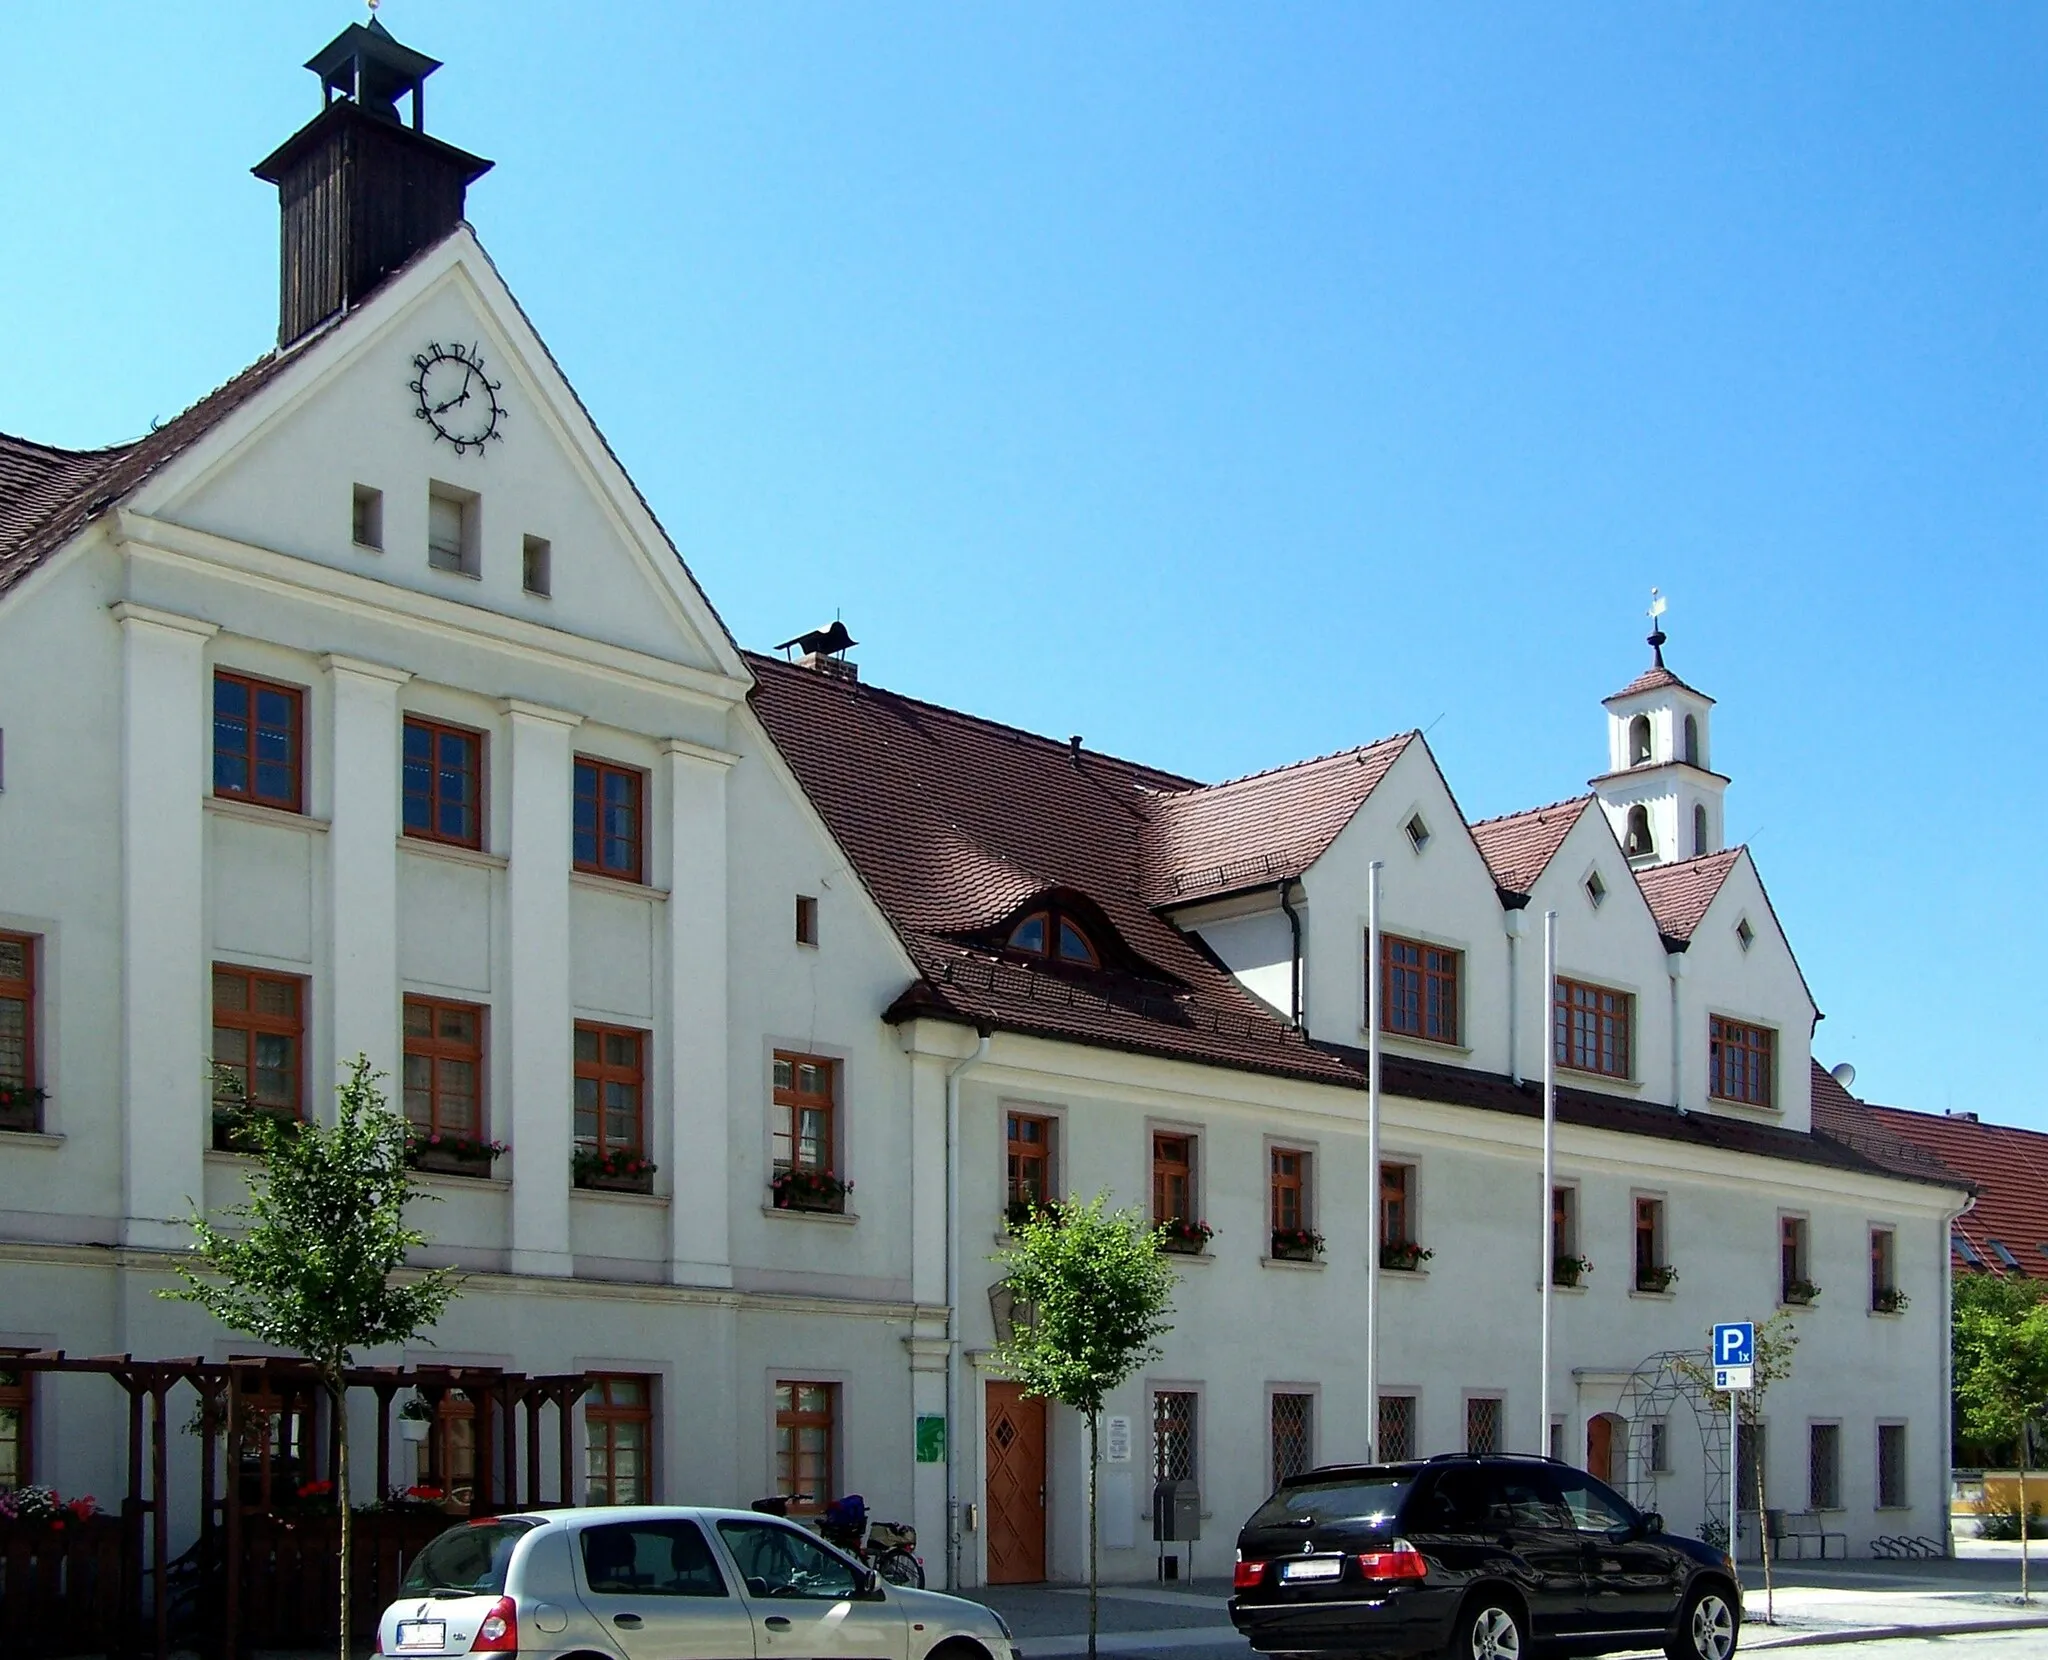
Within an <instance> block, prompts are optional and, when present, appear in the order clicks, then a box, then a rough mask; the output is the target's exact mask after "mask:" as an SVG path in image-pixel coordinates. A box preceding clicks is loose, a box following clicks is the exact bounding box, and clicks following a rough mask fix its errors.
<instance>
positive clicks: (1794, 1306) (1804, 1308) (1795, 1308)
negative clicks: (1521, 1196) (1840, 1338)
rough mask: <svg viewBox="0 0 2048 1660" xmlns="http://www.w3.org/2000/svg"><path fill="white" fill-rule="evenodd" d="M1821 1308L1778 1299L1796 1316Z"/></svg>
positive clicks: (1781, 1304) (1816, 1304) (1814, 1302)
mask: <svg viewBox="0 0 2048 1660" xmlns="http://www.w3.org/2000/svg"><path fill="white" fill-rule="evenodd" d="M1539 1197H1540V1194H1539ZM1819 1306H1820V1299H1819V1298H1818V1297H1816V1298H1814V1300H1813V1301H1812V1302H1810V1303H1788V1302H1787V1301H1786V1300H1785V1299H1784V1298H1783V1297H1780V1298H1779V1299H1778V1307H1779V1308H1780V1309H1781V1310H1782V1309H1790V1310H1791V1311H1792V1312H1793V1313H1794V1314H1811V1313H1812V1312H1813V1311H1814V1310H1815V1309H1816V1308H1818V1307H1819Z"/></svg>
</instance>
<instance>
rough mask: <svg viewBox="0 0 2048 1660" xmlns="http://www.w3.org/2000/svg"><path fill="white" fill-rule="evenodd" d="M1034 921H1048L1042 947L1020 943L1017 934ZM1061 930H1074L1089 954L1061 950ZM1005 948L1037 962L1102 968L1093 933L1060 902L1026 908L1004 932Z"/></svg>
mask: <svg viewBox="0 0 2048 1660" xmlns="http://www.w3.org/2000/svg"><path fill="white" fill-rule="evenodd" d="M1033 922H1043V923H1044V924H1045V946H1044V949H1042V950H1040V949H1036V948H1034V947H1032V946H1028V945H1019V944H1018V943H1017V936H1018V934H1020V933H1022V932H1023V931H1024V929H1026V928H1027V927H1029V926H1030V925H1031V924H1032V923H1033ZM1062 929H1071V930H1072V931H1073V935H1074V938H1075V939H1076V940H1077V941H1078V942H1079V943H1080V945H1081V947H1082V949H1083V950H1084V951H1086V952H1087V955H1086V956H1084V957H1075V956H1070V955H1069V954H1068V953H1067V952H1066V951H1064V950H1062V949H1061V947H1062V946H1063V945H1064V944H1065V941H1064V940H1063V939H1062V937H1061V930H1062ZM1003 949H1004V950H1006V951H1012V952H1015V953H1016V954H1017V955H1018V956H1020V957H1028V958H1030V959H1031V960H1032V961H1034V962H1045V963H1055V964H1057V965H1059V966H1060V967H1062V968H1081V969H1088V968H1100V967H1101V966H1102V951H1101V948H1100V947H1098V946H1097V945H1096V943H1095V937H1094V935H1093V934H1091V933H1090V932H1089V930H1088V929H1087V927H1086V926H1084V925H1083V923H1082V921H1081V919H1080V918H1079V917H1077V916H1075V915H1074V913H1073V912H1072V911H1070V910H1068V909H1066V908H1065V907H1064V906H1061V905H1034V906H1033V907H1032V908H1031V909H1030V910H1028V911H1026V912H1025V913H1024V915H1022V916H1020V917H1019V918H1017V920H1016V921H1015V922H1013V923H1011V924H1010V926H1009V929H1008V930H1007V931H1006V932H1005V933H1004V935H1003Z"/></svg>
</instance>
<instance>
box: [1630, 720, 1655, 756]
mask: <svg viewBox="0 0 2048 1660" xmlns="http://www.w3.org/2000/svg"><path fill="white" fill-rule="evenodd" d="M1649 759H1650V717H1649V716H1648V715H1638V716H1636V718H1635V719H1634V720H1632V721H1630V722H1629V723H1628V764H1629V765H1630V766H1632V767H1640V766H1645V765H1647V764H1648V762H1649Z"/></svg>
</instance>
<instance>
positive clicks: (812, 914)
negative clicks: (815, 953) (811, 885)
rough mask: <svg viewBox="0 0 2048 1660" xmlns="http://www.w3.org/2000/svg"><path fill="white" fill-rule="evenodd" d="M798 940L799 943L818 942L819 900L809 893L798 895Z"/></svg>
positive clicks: (811, 943) (810, 943)
mask: <svg viewBox="0 0 2048 1660" xmlns="http://www.w3.org/2000/svg"><path fill="white" fill-rule="evenodd" d="M796 942H797V944H798V945H816V944H817V943H818V902H817V900H816V899H814V898H812V897H811V896H810V895H809V894H807V893H800V894H798V895H797V896H796Z"/></svg>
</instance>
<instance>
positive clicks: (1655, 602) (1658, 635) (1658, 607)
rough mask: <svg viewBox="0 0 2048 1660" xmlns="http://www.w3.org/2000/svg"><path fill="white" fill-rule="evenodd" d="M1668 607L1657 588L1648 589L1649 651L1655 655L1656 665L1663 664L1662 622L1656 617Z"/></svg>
mask: <svg viewBox="0 0 2048 1660" xmlns="http://www.w3.org/2000/svg"><path fill="white" fill-rule="evenodd" d="M1669 609H1670V605H1669V602H1668V601H1667V600H1666V599H1665V598H1664V595H1663V594H1662V593H1661V592H1660V591H1659V590H1657V589H1655V588H1652V589H1651V590H1650V651H1651V653H1652V654H1653V655H1654V656H1655V657H1656V660H1657V667H1658V668H1660V669H1661V668H1662V667H1663V666H1664V624H1663V623H1662V622H1660V621H1659V620H1658V619H1659V618H1661V617H1662V616H1663V615H1664V613H1665V612H1666V611H1667V610H1669Z"/></svg>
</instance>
